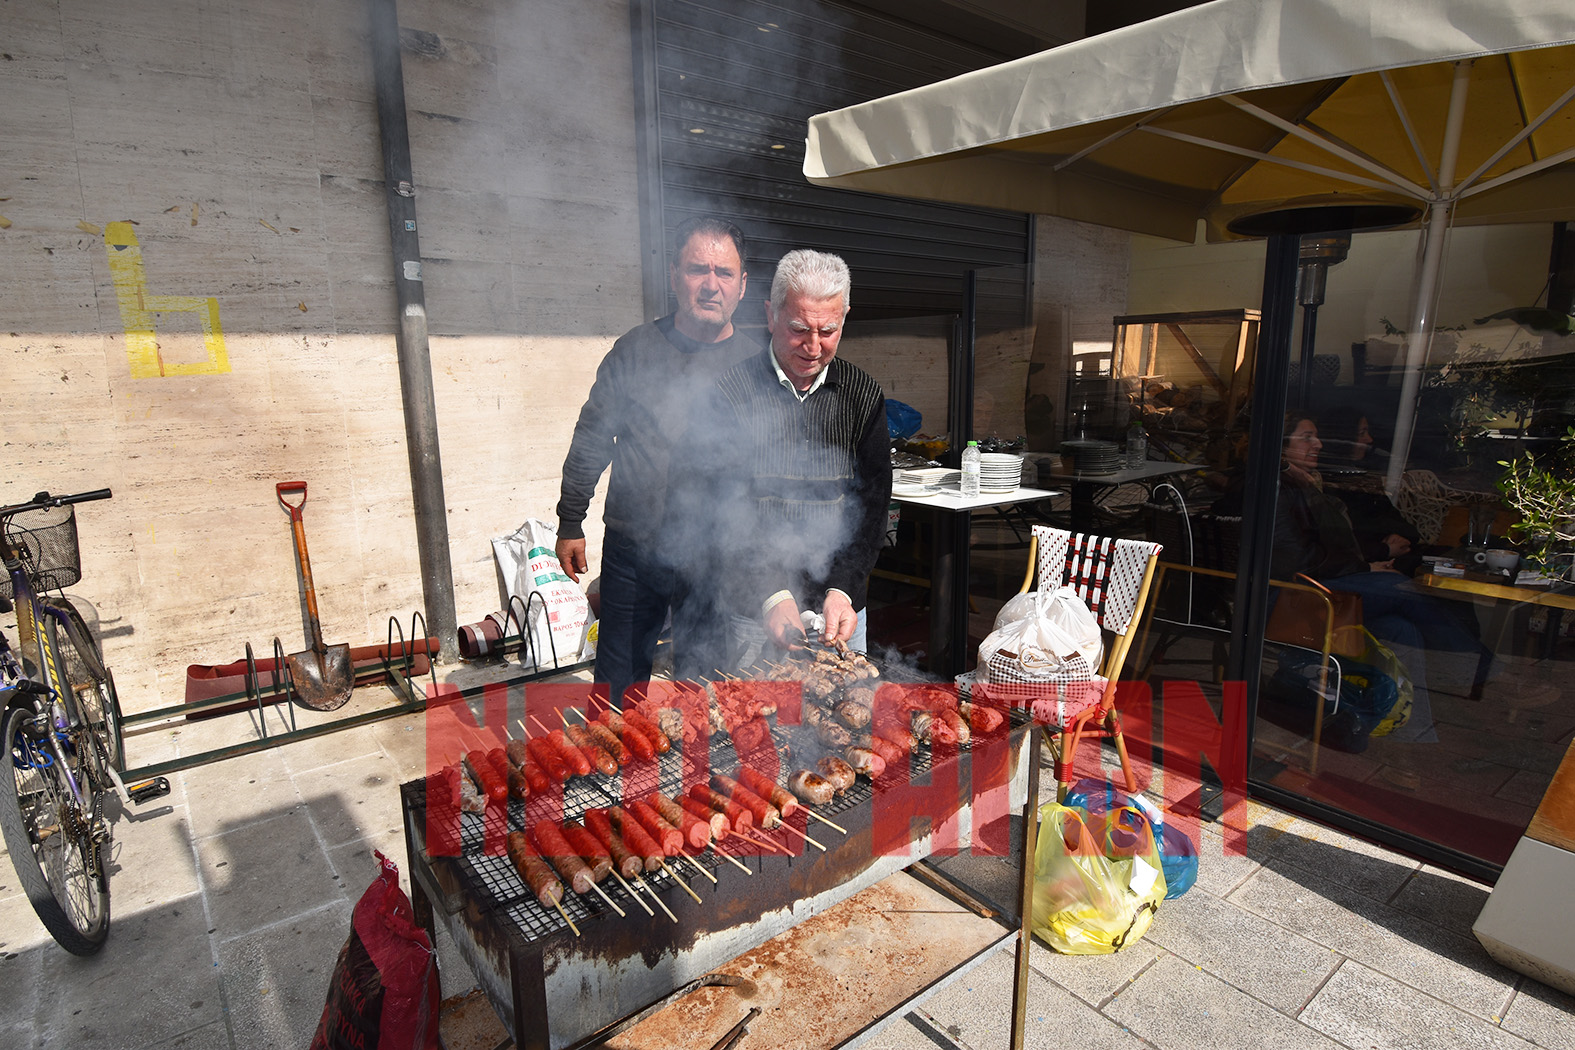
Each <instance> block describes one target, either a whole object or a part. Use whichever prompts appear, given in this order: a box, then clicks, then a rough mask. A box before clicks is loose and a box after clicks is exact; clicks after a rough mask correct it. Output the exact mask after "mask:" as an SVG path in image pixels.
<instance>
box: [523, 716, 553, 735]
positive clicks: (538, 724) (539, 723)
mask: <svg viewBox="0 0 1575 1050" xmlns="http://www.w3.org/2000/svg"><path fill="white" fill-rule="evenodd" d="M530 720H531V721H532V722H535V723H536V728H537V729H540V730H541V731H542V732H543V733H547V734H549V735H550V734H551V733H552V730H550V729H548V728H547V727H546V726H545V725H543V724H542V721H541V719H539V718H537V717H536V716H535V715H531V716H530ZM520 728H521V729H524V728H525V723H524V722H521V723H520Z"/></svg>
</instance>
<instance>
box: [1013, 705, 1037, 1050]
mask: <svg viewBox="0 0 1575 1050" xmlns="http://www.w3.org/2000/svg"><path fill="white" fill-rule="evenodd" d="M1027 741H1028V801H1027V802H1026V803H1024V805H1023V870H1022V886H1021V890H1022V897H1021V899H1020V900H1019V901H1018V906H1019V912H1018V914H1019V915H1020V916H1021V918H1020V919H1019V923H1020V925H1019V927H1018V930H1017V972H1016V974H1015V975H1014V977H1013V978H1012V1050H1022V1048H1023V1046H1024V1045H1025V1044H1024V1042H1023V1037H1024V1032H1023V1030H1024V1028H1025V1027H1026V1026H1027V1023H1028V948H1029V943H1030V941H1031V939H1032V937H1033V934H1032V933H1031V932H1029V931H1030V923H1031V921H1032V919H1033V908H1034V852H1035V849H1036V841H1037V839H1038V837H1039V735H1038V734H1037V733H1035V732H1033V730H1032V728H1030V729H1029V732H1028V735H1027Z"/></svg>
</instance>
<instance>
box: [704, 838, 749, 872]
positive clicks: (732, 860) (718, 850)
mask: <svg viewBox="0 0 1575 1050" xmlns="http://www.w3.org/2000/svg"><path fill="white" fill-rule="evenodd" d="M711 850H712V852H714V853H715V854H716V855H717V856H718V857H721V858H722V859H723V860H725V861H727V862H728V863H729V864H731V865H733V867H735V868H738V869H740V870H741V871H743V873H744V874H745V875H753V874H754V872H752V871H750V870H749V866H748V865H747V864H745V863H744V862H743V861H741V860H739V859H738V858H737V857H735V856H733V855H732V854H731V853H729V852H727V850H725V849H723V848H722V847H721V846H718V845H717V844H716V843H714V842H713V843H711ZM698 866H699V865H696V867H698Z"/></svg>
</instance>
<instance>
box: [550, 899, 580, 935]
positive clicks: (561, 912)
mask: <svg viewBox="0 0 1575 1050" xmlns="http://www.w3.org/2000/svg"><path fill="white" fill-rule="evenodd" d="M552 906H553V907H554V908H557V909H558V914H559V915H562V916H563V921H564V922H566V923H568V924H569V929H571V930H573V931H574V935H575V936H576V937H578V936H579V935H580V928H579V927H578V926H576V925H574V920H573V919H571V918H569V913H568V912H566V911H564V910H563V902H562V901H553V902H552Z"/></svg>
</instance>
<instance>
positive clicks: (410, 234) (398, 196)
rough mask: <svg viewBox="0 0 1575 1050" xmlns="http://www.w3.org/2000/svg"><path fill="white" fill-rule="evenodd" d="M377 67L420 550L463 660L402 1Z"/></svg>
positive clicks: (382, 33) (380, 6) (385, 0)
mask: <svg viewBox="0 0 1575 1050" xmlns="http://www.w3.org/2000/svg"><path fill="white" fill-rule="evenodd" d="M371 15H372V68H373V72H374V74H375V76H376V81H377V122H378V130H379V136H378V137H379V139H380V140H381V142H382V147H383V184H384V188H385V191H386V194H385V195H386V197H387V198H388V236H389V240H390V242H391V243H392V247H393V257H394V290H395V293H396V294H397V296H398V300H399V331H398V336H397V340H396V341H397V344H398V347H399V388H400V392H401V394H402V395H403V397H402V400H403V402H404V409H405V447H406V450H407V451H408V453H409V455H410V491H411V497H412V501H413V502H414V504H415V513H416V550H417V553H418V556H419V558H420V562H421V597H422V601H423V604H424V605H425V606H426V618H427V630H428V631H429V632H430V633H432V634H435V635H436V636H437V638H438V644H439V646H440V651H439V653H438V660H439V661H440V662H442V663H453V662H454V661H456V660H458V659H459V636H458V629H457V621H456V618H455V615H454V570H453V566H452V564H451V563H450V561H449V545H448V518H447V513H448V504H447V503H446V502H445V501H444V499H443V458H442V455H441V454H440V453H439V451H438V430H437V408H436V404H435V401H434V398H433V395H432V358H431V354H430V352H429V347H428V344H427V308H426V297H425V295H424V293H423V291H422V284H421V245H420V242H419V241H418V239H417V237H416V202H415V187H414V184H413V181H412V176H411V170H410V128H409V125H408V124H407V123H406V120H405V75H404V69H403V66H402V65H401V62H400V57H399V11H398V7H397V4H396V0H371Z"/></svg>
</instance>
